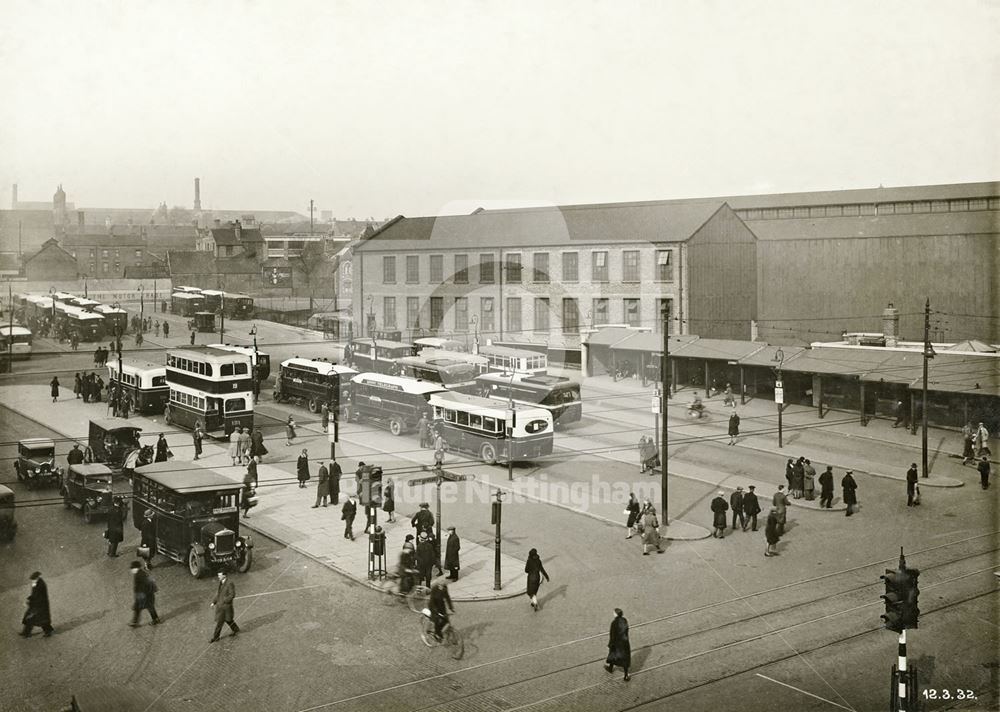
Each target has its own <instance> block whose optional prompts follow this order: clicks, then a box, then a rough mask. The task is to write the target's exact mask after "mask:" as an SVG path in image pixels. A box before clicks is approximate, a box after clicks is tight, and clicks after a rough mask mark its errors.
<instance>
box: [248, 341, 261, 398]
mask: <svg viewBox="0 0 1000 712" xmlns="http://www.w3.org/2000/svg"><path fill="white" fill-rule="evenodd" d="M250 336H252V337H253V369H252V370H251V374H252V376H253V402H254V404H256V403H257V402H258V401H259V400H260V374H259V373H258V372H257V364H258V363H260V354H259V353H258V352H257V325H256V324H252V325H251V326H250Z"/></svg>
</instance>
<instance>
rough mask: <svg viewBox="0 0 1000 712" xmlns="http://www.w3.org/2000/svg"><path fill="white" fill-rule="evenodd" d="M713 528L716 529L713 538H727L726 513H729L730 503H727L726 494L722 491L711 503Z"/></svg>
mask: <svg viewBox="0 0 1000 712" xmlns="http://www.w3.org/2000/svg"><path fill="white" fill-rule="evenodd" d="M710 506H711V509H712V526H713V527H714V528H715V529H714V531H713V532H712V536H713V537H716V538H718V539H723V538H725V536H726V512H728V511H729V502H727V501H726V497H725V493H724V492H723V491H722V490H719V492H718V493H717V494H716V495H715V499H713V500H712V503H711V505H710Z"/></svg>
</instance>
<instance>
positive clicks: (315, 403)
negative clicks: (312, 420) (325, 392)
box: [309, 398, 319, 413]
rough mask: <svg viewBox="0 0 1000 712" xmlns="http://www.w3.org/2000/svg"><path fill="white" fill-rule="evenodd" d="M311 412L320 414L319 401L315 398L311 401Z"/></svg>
mask: <svg viewBox="0 0 1000 712" xmlns="http://www.w3.org/2000/svg"><path fill="white" fill-rule="evenodd" d="M309 412H310V413H318V412H319V401H318V400H316V399H315V398H310V399H309Z"/></svg>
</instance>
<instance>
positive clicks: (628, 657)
mask: <svg viewBox="0 0 1000 712" xmlns="http://www.w3.org/2000/svg"><path fill="white" fill-rule="evenodd" d="M605 662H606V663H607V664H606V665H605V666H604V669H605V670H607V671H608V672H614V671H615V666H616V665H617V666H618V667H620V668H621V669H622V670H624V671H625V677H624V678H622V679H623V680H625V681H626V682H627V681H628V680H631V679H632V676H631V675H629V674H628V669H629V668H630V667H631V666H632V645H631V644H630V643H629V640H628V619H626V618H625V616H624V614H623V613H622V609H621V608H616V609H615V619H614V620H613V621H611V630H610V632H609V633H608V659H607V660H606V661H605Z"/></svg>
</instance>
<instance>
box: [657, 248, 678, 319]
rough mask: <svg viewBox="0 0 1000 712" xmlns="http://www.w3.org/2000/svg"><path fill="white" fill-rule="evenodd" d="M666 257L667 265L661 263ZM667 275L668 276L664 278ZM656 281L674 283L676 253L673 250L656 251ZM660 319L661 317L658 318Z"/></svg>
mask: <svg viewBox="0 0 1000 712" xmlns="http://www.w3.org/2000/svg"><path fill="white" fill-rule="evenodd" d="M662 256H665V257H666V258H667V262H666V264H664V263H663V262H661V261H660V258H661V257H662ZM664 275H666V276H664ZM654 281H656V282H661V283H665V282H673V281H674V251H673V250H657V251H656V274H655V275H654ZM657 318H659V316H657Z"/></svg>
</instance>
